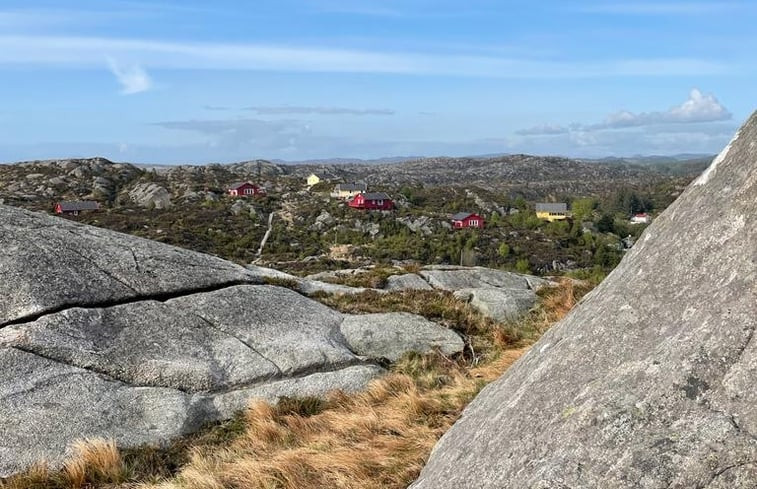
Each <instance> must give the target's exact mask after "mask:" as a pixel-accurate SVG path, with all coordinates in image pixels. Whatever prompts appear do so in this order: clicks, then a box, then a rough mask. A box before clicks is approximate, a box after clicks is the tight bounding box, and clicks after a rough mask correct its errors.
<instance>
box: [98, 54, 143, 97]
mask: <svg viewBox="0 0 757 489" xmlns="http://www.w3.org/2000/svg"><path fill="white" fill-rule="evenodd" d="M108 67H109V68H110V71H111V73H113V75H115V77H116V80H118V83H119V84H120V85H121V93H122V94H124V95H132V94H135V93H141V92H146V91H147V90H149V89H151V88H152V79H151V78H150V75H148V74H147V72H146V71H145V70H144V68H142V67H141V66H139V65H138V64H132V65H128V66H121V65H119V64H118V63H117V62H116V61H115V60H114V59H112V58H108Z"/></svg>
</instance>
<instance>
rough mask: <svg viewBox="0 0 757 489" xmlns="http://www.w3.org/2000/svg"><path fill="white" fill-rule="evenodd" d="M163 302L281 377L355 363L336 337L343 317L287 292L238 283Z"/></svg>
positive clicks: (339, 337)
mask: <svg viewBox="0 0 757 489" xmlns="http://www.w3.org/2000/svg"><path fill="white" fill-rule="evenodd" d="M166 304H168V305H169V306H171V307H175V308H177V309H182V310H184V311H187V312H189V313H191V314H194V315H196V316H198V317H201V318H203V319H204V320H205V321H207V322H208V323H210V324H213V325H214V326H215V327H216V328H217V329H218V330H219V331H222V332H224V333H226V334H228V335H231V336H233V337H235V338H237V339H239V340H240V341H242V342H243V343H244V344H245V345H247V346H248V347H250V348H252V349H253V350H254V351H256V352H258V353H259V354H261V355H262V356H263V357H264V358H266V359H268V360H269V361H271V362H272V363H273V364H275V365H276V366H278V368H279V369H281V372H282V373H283V374H285V375H292V374H298V373H302V372H310V371H316V370H317V369H322V368H326V369H334V368H336V367H339V366H345V365H349V364H353V363H356V362H357V361H358V359H357V358H356V357H355V356H354V355H353V354H352V352H351V351H350V350H349V349H348V348H347V346H346V345H345V344H344V342H343V340H342V337H341V334H340V333H339V325H340V323H341V322H342V315H341V314H340V313H338V312H336V311H334V310H332V309H329V308H328V307H326V306H324V305H323V304H320V303H318V302H316V301H314V300H312V299H308V298H307V297H304V296H302V295H301V294H299V293H297V292H294V291H292V290H290V289H286V288H283V287H273V286H268V285H242V286H237V287H230V288H226V289H222V290H218V291H214V292H209V293H205V294H197V295H192V296H187V297H180V298H177V299H171V300H169V301H168V302H167V303H166Z"/></svg>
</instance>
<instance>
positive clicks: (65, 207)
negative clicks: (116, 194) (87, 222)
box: [55, 200, 100, 216]
mask: <svg viewBox="0 0 757 489" xmlns="http://www.w3.org/2000/svg"><path fill="white" fill-rule="evenodd" d="M99 209H100V204H98V203H97V202H94V201H91V200H81V201H75V202H58V203H57V204H55V213H56V214H67V215H70V216H78V215H79V213H80V212H84V211H96V210H99Z"/></svg>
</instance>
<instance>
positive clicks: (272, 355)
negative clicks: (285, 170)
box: [0, 206, 416, 477]
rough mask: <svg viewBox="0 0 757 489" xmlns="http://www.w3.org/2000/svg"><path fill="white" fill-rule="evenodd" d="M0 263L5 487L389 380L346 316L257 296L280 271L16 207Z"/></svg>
mask: <svg viewBox="0 0 757 489" xmlns="http://www.w3.org/2000/svg"><path fill="white" fill-rule="evenodd" d="M0 249H2V250H3V253H2V254H0V277H2V280H0V295H1V296H2V297H3V300H2V301H0V477H2V476H6V475H9V474H11V473H14V472H16V471H19V470H22V469H24V468H25V467H28V466H29V465H30V464H32V463H33V462H36V461H38V460H40V459H46V460H48V461H50V463H51V464H52V466H53V467H57V466H59V465H60V464H61V463H62V461H63V460H64V459H65V457H66V455H67V454H68V453H69V450H70V447H71V446H72V444H73V443H74V442H75V441H76V440H77V439H80V438H84V437H103V438H112V439H115V440H116V441H117V442H118V444H119V445H121V446H135V445H140V444H144V443H150V444H162V443H165V442H167V441H168V440H170V439H172V438H176V437H177V436H181V435H184V434H187V433H189V432H191V431H193V430H196V429H197V428H198V427H200V426H201V425H203V424H204V423H207V422H209V421H215V420H219V419H224V418H228V417H229V416H231V415H232V414H233V413H234V412H235V411H238V410H240V409H243V408H244V407H245V406H246V405H247V404H248V403H249V402H250V401H251V400H252V399H256V398H258V399H264V400H268V401H272V402H275V401H276V400H277V399H278V398H280V397H281V396H295V397H296V396H309V395H318V396H322V395H325V394H326V393H327V392H329V391H331V390H334V389H342V390H346V391H354V390H358V389H362V388H364V387H365V386H366V385H367V383H368V382H369V381H370V380H371V379H373V378H375V377H376V376H378V375H380V374H381V373H382V372H383V369H382V368H380V367H379V366H377V365H375V364H374V363H372V362H370V361H367V360H366V359H365V358H364V357H362V356H359V355H356V354H355V352H353V351H352V350H351V347H350V345H349V344H348V343H347V341H346V340H345V339H344V336H343V335H342V333H341V331H340V326H341V324H342V321H343V319H344V317H343V315H342V314H341V313H338V312H336V311H334V310H332V309H330V308H328V307H326V306H324V305H322V304H320V303H318V302H315V301H313V300H311V299H309V298H307V297H305V296H303V295H302V294H300V293H298V292H295V291H293V290H290V289H288V288H283V287H276V286H272V285H261V282H262V281H263V280H264V277H265V276H271V275H273V276H276V277H278V278H282V275H280V274H272V273H271V271H270V270H260V269H256V268H253V269H245V268H242V267H239V266H237V265H234V264H232V263H229V262H226V261H223V260H220V259H218V258H213V257H210V256H206V255H202V254H199V253H194V252H189V251H185V250H181V249H178V248H174V247H171V246H167V245H164V244H160V243H156V242H151V241H147V240H144V239H139V238H135V237H131V236H127V235H123V234H119V233H115V232H112V231H106V230H102V229H97V228H93V227H88V226H84V225H81V224H77V223H74V222H71V221H68V220H65V219H60V218H57V217H51V216H45V215H42V214H35V213H31V212H27V211H23V210H19V209H15V208H11V207H6V206H0ZM284 277H285V278H286V276H284ZM415 347H416V343H415V341H410V340H408V341H407V342H406V343H405V345H404V348H405V350H406V351H407V350H410V349H413V348H415Z"/></svg>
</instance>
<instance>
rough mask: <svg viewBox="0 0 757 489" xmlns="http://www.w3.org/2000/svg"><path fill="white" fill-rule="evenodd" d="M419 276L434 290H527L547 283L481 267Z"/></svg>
mask: <svg viewBox="0 0 757 489" xmlns="http://www.w3.org/2000/svg"><path fill="white" fill-rule="evenodd" d="M420 275H421V276H422V277H423V278H424V279H425V280H426V281H427V282H428V283H429V284H430V285H431V286H432V287H433V288H435V289H441V290H450V291H455V290H460V289H483V288H504V289H527V288H534V287H539V286H542V285H547V284H548V281H546V280H544V279H540V278H538V277H531V276H527V275H521V274H518V273H512V272H503V271H501V270H494V269H491V268H483V267H471V268H462V267H443V268H442V267H436V268H432V269H424V270H421V272H420Z"/></svg>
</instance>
